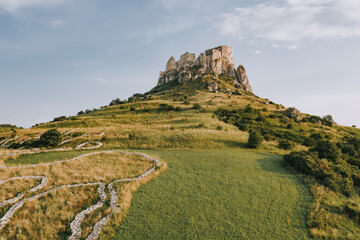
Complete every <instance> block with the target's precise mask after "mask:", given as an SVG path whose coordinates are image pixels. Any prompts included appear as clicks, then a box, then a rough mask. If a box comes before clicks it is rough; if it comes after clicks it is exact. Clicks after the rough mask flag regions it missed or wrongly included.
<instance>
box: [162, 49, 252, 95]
mask: <svg viewBox="0 0 360 240" xmlns="http://www.w3.org/2000/svg"><path fill="white" fill-rule="evenodd" d="M206 73H213V74H215V75H220V74H222V75H225V76H228V77H233V78H235V84H236V85H238V86H239V88H240V89H243V90H244V91H248V92H252V89H251V86H250V83H249V80H248V77H247V75H246V70H245V68H244V67H243V66H242V65H240V66H239V67H238V68H237V69H236V68H235V64H234V58H233V49H232V47H229V46H219V47H216V48H212V49H209V50H206V51H205V53H201V54H200V56H199V57H198V58H197V59H196V57H195V54H193V53H192V54H191V53H189V52H187V53H185V54H183V55H181V57H180V60H179V61H177V62H176V61H175V58H174V57H171V58H170V59H169V61H168V62H167V64H166V70H165V71H164V72H160V76H159V80H158V84H157V85H158V86H160V85H162V84H165V83H168V82H171V81H177V82H178V83H185V82H188V81H190V80H192V79H197V78H198V77H201V76H202V75H204V74H206Z"/></svg>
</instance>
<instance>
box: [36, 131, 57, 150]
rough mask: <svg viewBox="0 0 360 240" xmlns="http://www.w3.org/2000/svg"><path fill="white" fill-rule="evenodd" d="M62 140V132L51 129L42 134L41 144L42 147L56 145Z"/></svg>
mask: <svg viewBox="0 0 360 240" xmlns="http://www.w3.org/2000/svg"><path fill="white" fill-rule="evenodd" d="M60 142H61V133H60V132H59V131H58V130H56V129H50V130H48V131H46V132H45V133H43V134H42V135H41V136H40V140H39V145H40V146H42V147H56V146H57V145H59V143H60Z"/></svg>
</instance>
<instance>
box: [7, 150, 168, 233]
mask: <svg viewBox="0 0 360 240" xmlns="http://www.w3.org/2000/svg"><path fill="white" fill-rule="evenodd" d="M102 153H122V154H125V155H139V156H143V157H145V158H146V159H147V160H149V161H152V162H154V163H155V166H153V167H151V168H150V169H148V170H147V171H146V172H144V173H142V174H141V175H139V176H137V177H135V178H121V179H116V180H114V181H112V182H111V183H110V184H108V186H107V188H108V190H109V192H110V206H111V209H112V211H111V213H110V214H108V215H107V216H105V217H103V218H102V219H100V220H99V221H98V222H97V223H96V224H95V225H94V227H93V231H92V233H91V234H90V235H89V236H88V237H87V238H86V239H88V240H95V239H97V238H98V237H99V234H100V233H101V231H102V228H103V226H105V225H106V224H107V222H108V221H109V219H110V218H111V216H112V215H113V214H114V213H119V212H120V210H121V209H120V207H119V206H118V205H117V200H118V194H117V192H116V188H115V187H114V184H115V183H118V182H132V181H138V180H141V179H143V178H145V177H147V176H149V175H150V174H151V173H153V172H154V171H155V169H156V167H161V162H160V161H159V160H157V159H155V158H153V157H151V156H148V155H146V154H143V153H130V152H125V151H116V150H115V151H102V152H94V153H88V154H83V155H81V156H78V157H75V158H71V159H68V160H63V161H55V162H51V163H42V164H37V165H25V166H16V167H7V166H0V168H8V169H14V168H15V169H16V168H17V169H21V168H29V167H38V166H41V165H53V164H56V163H59V162H69V161H74V160H77V159H79V158H82V157H86V156H91V155H96V154H102ZM23 178H33V179H42V181H41V183H40V184H39V185H38V186H36V187H34V188H32V189H30V190H29V191H30V192H35V191H37V190H39V189H41V188H43V187H44V186H46V184H47V182H48V178H47V177H46V176H24V177H15V178H9V179H5V180H2V181H0V184H3V183H5V182H8V181H12V180H18V179H23ZM95 185H99V187H98V194H99V197H100V200H99V201H98V202H97V203H96V204H95V205H92V206H90V207H88V208H87V209H85V210H83V211H82V212H80V213H79V214H78V215H76V217H75V219H74V220H73V221H72V222H71V224H70V228H71V236H70V237H69V238H68V239H70V240H77V239H80V236H81V223H82V221H83V219H84V218H85V217H86V215H88V214H90V213H91V212H93V211H95V210H96V209H99V208H101V207H102V206H103V205H104V203H105V201H106V197H107V194H106V192H105V188H106V184H105V183H103V182H94V183H81V184H72V185H62V186H58V187H55V188H53V189H50V190H47V191H45V192H41V193H38V194H36V195H34V196H31V197H28V198H25V199H23V200H21V201H19V200H20V199H21V198H23V196H24V193H20V194H19V195H18V196H17V197H15V198H16V199H15V198H13V201H12V202H9V203H6V204H10V203H15V204H14V205H13V206H12V207H11V208H10V209H9V210H8V211H7V212H6V213H5V215H4V216H3V217H2V218H1V219H0V231H1V230H2V229H3V228H4V227H5V226H6V224H7V223H8V222H9V221H10V220H11V217H12V216H13V215H14V213H15V212H16V211H17V210H18V209H20V208H21V207H22V206H23V205H24V204H25V203H26V202H28V201H32V200H36V199H38V198H40V197H43V196H46V195H48V194H49V193H52V192H55V191H58V190H61V189H64V188H76V187H82V186H95ZM10 200H11V199H10ZM10 200H7V201H10ZM5 202H6V201H5ZM3 203H4V202H3ZM0 204H2V203H0ZM0 206H1V205H0Z"/></svg>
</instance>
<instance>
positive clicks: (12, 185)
mask: <svg viewBox="0 0 360 240" xmlns="http://www.w3.org/2000/svg"><path fill="white" fill-rule="evenodd" d="M40 182H41V180H40V179H39V180H37V179H19V180H12V181H9V182H6V183H4V184H1V185H0V202H3V201H5V200H7V199H10V198H13V197H15V196H16V195H17V194H19V193H22V192H24V191H26V190H29V189H30V188H32V187H35V186H36V185H38V184H40Z"/></svg>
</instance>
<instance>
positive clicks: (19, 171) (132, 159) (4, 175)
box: [0, 153, 153, 191]
mask: <svg viewBox="0 0 360 240" xmlns="http://www.w3.org/2000/svg"><path fill="white" fill-rule="evenodd" d="M152 166H153V163H152V162H150V161H149V160H147V159H145V158H144V157H142V156H138V155H129V156H127V155H124V154H121V153H101V154H96V155H91V156H87V157H81V158H79V159H77V160H74V161H68V162H59V163H54V164H52V165H39V166H35V167H26V168H14V169H11V168H10V169H4V168H2V169H0V180H4V179H8V178H11V177H17V176H30V175H38V176H42V175H45V176H47V177H48V178H49V182H48V184H47V185H46V186H45V188H44V189H42V190H41V191H44V190H48V189H51V188H53V187H56V186H60V185H65V184H76V183H91V182H99V181H102V182H105V183H109V182H111V181H113V180H115V179H118V178H125V177H135V176H137V175H140V174H141V173H143V172H145V171H146V170H148V169H149V168H150V167H152Z"/></svg>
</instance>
